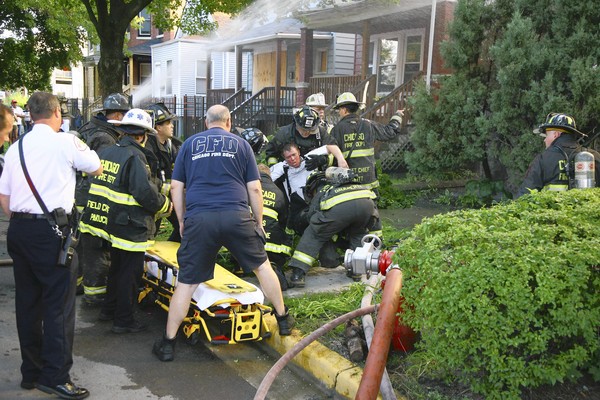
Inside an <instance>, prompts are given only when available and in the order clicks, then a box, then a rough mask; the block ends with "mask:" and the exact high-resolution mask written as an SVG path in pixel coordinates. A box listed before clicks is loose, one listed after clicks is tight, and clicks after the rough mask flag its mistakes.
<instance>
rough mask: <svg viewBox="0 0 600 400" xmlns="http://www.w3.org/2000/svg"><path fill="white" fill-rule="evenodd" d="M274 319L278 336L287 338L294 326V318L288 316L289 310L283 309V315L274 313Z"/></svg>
mask: <svg viewBox="0 0 600 400" xmlns="http://www.w3.org/2000/svg"><path fill="white" fill-rule="evenodd" d="M275 319H276V320H277V327H278V328H279V336H289V335H291V334H292V328H293V327H294V325H296V321H295V320H294V317H292V316H291V315H290V310H289V309H288V308H287V306H286V307H285V314H283V315H277V313H275Z"/></svg>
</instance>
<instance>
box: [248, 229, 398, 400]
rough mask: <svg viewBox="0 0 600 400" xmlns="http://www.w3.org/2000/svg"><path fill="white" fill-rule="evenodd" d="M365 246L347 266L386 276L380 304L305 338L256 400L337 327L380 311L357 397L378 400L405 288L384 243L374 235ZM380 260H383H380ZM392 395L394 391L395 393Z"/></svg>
mask: <svg viewBox="0 0 600 400" xmlns="http://www.w3.org/2000/svg"><path fill="white" fill-rule="evenodd" d="M362 243H363V246H362V247H360V248H357V249H356V251H353V250H347V251H346V256H345V258H344V266H345V267H346V269H348V271H350V272H352V274H353V275H356V274H363V273H364V274H367V276H370V274H371V272H372V271H379V272H381V273H382V274H383V275H386V276H387V279H386V285H385V288H384V290H383V298H382V301H381V304H378V305H371V306H366V307H361V308H359V309H358V310H354V311H351V312H349V313H347V314H344V315H342V316H340V317H338V318H336V319H334V320H332V321H330V322H328V323H327V324H325V325H323V326H321V327H320V328H319V329H317V330H315V331H314V332H312V333H311V334H310V335H308V336H306V337H304V338H303V339H302V340H301V341H300V342H298V343H297V344H296V345H295V346H294V347H292V349H291V350H289V351H288V352H287V353H285V354H284V355H283V356H282V357H281V358H280V359H279V360H278V361H277V362H276V363H275V364H274V365H273V367H271V369H270V370H269V372H267V374H266V375H265V377H264V378H263V381H262V382H261V384H260V386H259V387H258V390H257V392H256V395H255V396H254V400H262V399H264V398H265V397H266V395H267V392H268V391H269V388H270V387H271V384H272V383H273V381H274V380H275V378H276V377H277V375H278V374H279V372H281V370H282V369H283V368H284V367H285V365H286V364H287V363H288V362H289V361H290V360H292V359H293V358H294V357H295V356H296V355H297V354H298V353H300V351H302V350H303V349H304V348H306V347H307V346H308V345H309V344H310V343H312V342H313V341H315V340H316V339H318V338H319V337H321V336H323V335H324V334H325V333H327V332H329V331H331V330H332V329H334V328H335V327H336V326H338V325H340V324H342V323H344V322H347V321H349V320H351V319H354V318H357V317H359V316H363V315H367V314H370V313H373V312H375V311H377V310H379V312H378V322H377V325H376V326H375V330H374V333H373V340H372V342H371V347H370V350H369V354H368V356H367V361H366V363H365V368H364V369H363V375H362V379H361V382H360V386H359V388H358V391H357V393H356V399H361V400H363V399H364V400H371V399H376V398H377V395H378V393H379V388H380V385H381V381H382V376H383V374H384V371H385V365H386V363H387V356H388V352H389V348H390V341H391V338H392V331H393V328H394V324H395V317H396V310H397V309H398V305H399V302H400V290H401V288H402V271H401V270H400V269H399V268H398V266H397V265H394V264H391V254H393V253H390V252H383V253H382V252H381V251H380V250H379V248H380V246H381V240H380V239H379V238H378V237H377V236H374V235H366V236H365V237H364V238H363V240H362ZM380 259H381V260H380ZM392 393H393V390H392Z"/></svg>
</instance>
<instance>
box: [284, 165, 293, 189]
mask: <svg viewBox="0 0 600 400" xmlns="http://www.w3.org/2000/svg"><path fill="white" fill-rule="evenodd" d="M289 169H290V167H289V165H284V166H283V176H284V177H285V178H284V179H285V184H286V185H287V190H288V196H289V197H291V196H292V186H291V185H290V177H289V175H288V171H289Z"/></svg>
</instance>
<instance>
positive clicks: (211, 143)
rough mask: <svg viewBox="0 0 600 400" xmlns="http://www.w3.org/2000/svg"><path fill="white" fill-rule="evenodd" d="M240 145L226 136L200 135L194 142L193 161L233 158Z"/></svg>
mask: <svg viewBox="0 0 600 400" xmlns="http://www.w3.org/2000/svg"><path fill="white" fill-rule="evenodd" d="M238 146H239V143H238V141H237V140H236V139H235V138H232V137H229V136H225V135H206V136H204V135H200V136H198V137H197V138H195V139H194V140H193V142H192V160H195V159H197V158H204V157H219V156H221V157H232V156H233V155H234V154H236V153H237V150H238Z"/></svg>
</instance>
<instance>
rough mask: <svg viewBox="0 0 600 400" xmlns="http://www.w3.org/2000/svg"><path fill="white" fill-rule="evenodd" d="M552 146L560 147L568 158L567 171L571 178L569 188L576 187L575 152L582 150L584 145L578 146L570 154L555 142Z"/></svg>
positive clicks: (568, 176) (569, 178)
mask: <svg viewBox="0 0 600 400" xmlns="http://www.w3.org/2000/svg"><path fill="white" fill-rule="evenodd" d="M552 147H553V148H556V149H558V150H559V151H560V152H561V153H562V154H563V156H564V157H565V158H566V159H567V162H566V164H565V173H566V174H567V178H568V180H569V181H568V182H569V183H568V188H569V189H573V188H574V187H575V162H574V160H575V154H577V153H579V152H580V151H582V147H581V145H579V146H577V147H576V148H574V149H573V151H571V152H570V153H569V154H567V152H566V151H565V150H564V149H563V148H562V147H560V146H557V145H555V144H553V145H552Z"/></svg>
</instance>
